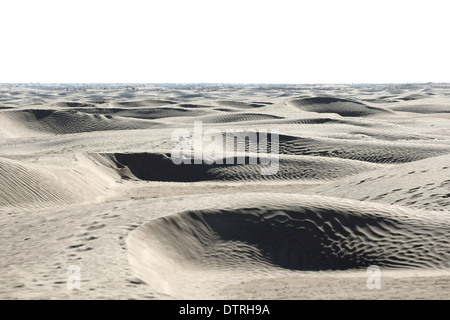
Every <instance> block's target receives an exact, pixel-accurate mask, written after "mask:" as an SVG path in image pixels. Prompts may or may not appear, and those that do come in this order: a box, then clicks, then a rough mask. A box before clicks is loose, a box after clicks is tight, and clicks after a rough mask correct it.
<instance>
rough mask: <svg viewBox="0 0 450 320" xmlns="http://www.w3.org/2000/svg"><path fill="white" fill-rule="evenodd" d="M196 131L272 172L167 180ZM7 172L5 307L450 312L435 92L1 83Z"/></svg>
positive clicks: (181, 174)
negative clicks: (245, 141) (245, 140)
mask: <svg viewBox="0 0 450 320" xmlns="http://www.w3.org/2000/svg"><path fill="white" fill-rule="evenodd" d="M194 121H197V122H198V121H201V122H202V125H203V130H207V129H215V130H219V131H220V132H225V131H226V130H227V129H236V130H237V129H243V130H249V129H254V130H258V129H260V130H267V131H268V132H270V130H274V129H275V130H278V132H279V145H278V149H279V169H278V171H277V173H276V174H273V175H262V174H261V172H260V169H261V167H263V166H264V165H263V164H260V163H257V164H248V163H245V164H236V163H234V164H218V163H214V164H207V163H205V162H203V163H201V164H180V165H176V164H174V163H173V161H172V159H171V153H172V150H173V148H174V146H175V142H174V141H172V140H171V135H172V133H173V132H174V130H177V129H185V130H188V131H193V128H194V127H193V125H194ZM269 137H271V136H270V135H269ZM267 144H268V147H271V144H272V141H271V140H270V139H269V138H268V139H267ZM244 148H247V149H245V152H248V151H249V150H248V145H246V146H244ZM227 157H233V155H229V154H225V155H224V158H227ZM0 173H1V179H0V237H1V240H0V242H1V246H0V266H1V272H0V299H449V298H450V239H449V237H448V236H449V234H450V86H449V85H446V84H431V83H429V84H405V85H212V84H209V85H144V84H143V85H125V84H124V85H121V84H117V85H82V84H80V85H61V84H59V85H56V84H55V85H38V84H29V85H12V84H11V85H8V84H3V85H1V86H0ZM73 266H75V267H76V268H78V270H79V274H77V276H79V277H78V278H76V281H75V282H72V280H73V279H74V278H73V277H72V276H73V274H71V273H70V272H68V268H69V270H72V269H70V268H73ZM370 266H376V267H377V268H379V271H380V273H379V276H380V277H379V280H380V282H379V284H380V286H379V287H375V288H373V287H372V288H370V285H369V286H368V279H369V277H370V276H371V273H370V272H368V268H369V267H370ZM77 281H78V282H77ZM73 283H78V284H79V287H77V288H73V287H71V286H70V284H73Z"/></svg>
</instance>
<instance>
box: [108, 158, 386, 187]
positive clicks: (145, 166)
mask: <svg viewBox="0 0 450 320" xmlns="http://www.w3.org/2000/svg"><path fill="white" fill-rule="evenodd" d="M101 156H104V157H105V159H104V161H103V163H104V164H105V165H106V166H107V167H109V168H114V169H115V170H117V172H118V173H119V174H120V175H121V176H122V178H125V179H139V180H148V181H173V182H194V181H211V180H213V181H252V180H312V181H314V180H334V179H338V178H341V177H344V176H349V175H354V174H358V173H361V172H367V171H370V170H375V169H376V168H378V166H376V165H372V164H366V163H362V162H359V161H352V160H342V159H326V158H316V157H308V156H297V157H292V156H283V157H281V158H280V160H279V170H278V173H277V174H274V175H261V168H267V167H268V166H269V165H263V164H261V162H260V161H259V160H258V164H250V161H249V157H248V156H247V157H245V164H237V163H238V161H237V158H232V163H233V164H227V159H226V158H224V159H222V163H223V164H217V163H213V164H207V163H205V162H204V161H203V163H202V164H184V163H182V164H179V165H176V164H174V163H173V162H172V160H171V158H170V154H152V153H116V154H104V155H101ZM319 168H320V169H319Z"/></svg>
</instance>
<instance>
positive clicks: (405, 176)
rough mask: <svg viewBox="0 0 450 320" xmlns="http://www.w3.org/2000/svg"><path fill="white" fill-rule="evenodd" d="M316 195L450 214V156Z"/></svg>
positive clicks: (377, 173)
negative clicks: (443, 211) (447, 211)
mask: <svg viewBox="0 0 450 320" xmlns="http://www.w3.org/2000/svg"><path fill="white" fill-rule="evenodd" d="M313 192H314V193H315V194H323V195H329V196H337V197H341V198H350V199H357V200H361V201H371V202H372V201H373V202H381V203H389V204H396V205H402V206H406V207H417V208H422V209H428V210H449V207H450V156H449V155H445V156H440V157H436V158H431V159H425V160H421V161H416V162H412V163H408V164H403V165H400V166H396V167H395V168H389V169H387V168H380V169H377V170H374V171H372V172H370V173H367V174H361V175H358V176H354V177H351V178H348V179H345V180H341V181H339V182H338V183H335V184H334V183H333V184H329V185H326V186H322V187H320V188H318V189H316V190H313Z"/></svg>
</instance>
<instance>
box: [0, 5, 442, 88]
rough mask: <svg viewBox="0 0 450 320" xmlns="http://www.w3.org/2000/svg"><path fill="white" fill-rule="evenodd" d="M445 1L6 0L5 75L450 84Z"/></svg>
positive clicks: (0, 78)
mask: <svg viewBox="0 0 450 320" xmlns="http://www.w3.org/2000/svg"><path fill="white" fill-rule="evenodd" d="M446 2H450V1H448V0H447V1H434V0H427V1H399V0H389V1H385V0H378V1H370V2H369V1H361V0H359V1H345V0H339V1H318V0H314V1H313V0H311V1H298V0H297V1H283V0H273V1H261V0H259V1H251V0H239V1H235V0H226V1H225V0H224V1H214V0H207V1H206V0H205V1H197V0H190V1H188V0H184V1H175V0H172V1H171V0H163V1H149V0H146V1H138V0H123V1H114V0H112V1H111V0H110V1H96V0H88V1H84V0H76V1H73V0H63V1H61V0H57V1H52V0H39V1H36V0H30V1H28V0H1V1H0V82H41V83H45V82H103V83H114V82H128V83H133V82H138V83H143V82H145V83H156V82H159V83H161V82H163V83H186V82H188V83H194V82H202V83H207V82H213V83H382V82H384V83H386V82H450V63H449V57H450V41H449V38H450V36H449V34H450V19H449V18H448V16H449V12H450V11H449V8H450V6H448V5H446V4H445V3H446Z"/></svg>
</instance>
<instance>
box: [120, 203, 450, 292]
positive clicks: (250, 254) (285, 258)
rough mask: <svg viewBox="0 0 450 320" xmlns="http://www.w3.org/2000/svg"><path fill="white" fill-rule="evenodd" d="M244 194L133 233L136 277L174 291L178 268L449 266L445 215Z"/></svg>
mask: <svg viewBox="0 0 450 320" xmlns="http://www.w3.org/2000/svg"><path fill="white" fill-rule="evenodd" d="M242 197H245V195H242V196H241V197H240V198H242ZM247 197H249V200H246V201H244V202H245V206H243V205H240V204H239V200H238V199H239V198H238V199H235V201H234V205H233V207H232V208H227V209H211V210H199V211H187V212H183V213H180V214H177V215H172V216H167V217H164V218H160V219H156V220H153V221H150V222H148V223H147V224H145V225H143V226H141V227H139V228H138V229H136V230H134V231H133V232H132V233H131V234H130V236H129V237H128V239H127V243H128V248H129V252H130V261H131V264H132V265H133V267H134V268H135V270H136V272H137V273H138V275H139V277H140V278H142V279H144V280H145V281H146V282H147V283H149V284H150V285H152V286H154V287H155V288H157V289H159V290H166V291H167V292H176V291H177V289H178V288H177V287H172V286H173V285H175V286H177V285H178V284H177V283H179V281H180V279H177V278H178V277H184V276H185V274H184V272H183V269H189V268H194V267H196V268H199V269H218V270H219V271H222V272H226V271H229V270H232V271H233V272H238V271H239V270H240V269H244V270H247V271H251V270H262V269H263V270H264V269H275V270H274V272H276V271H277V270H278V269H279V268H282V269H288V270H329V269H331V270H336V269H352V268H364V267H367V266H369V265H378V266H380V267H386V268H400V267H402V268H419V267H439V268H442V267H448V265H449V261H450V260H449V255H450V251H449V250H450V242H449V241H448V240H447V237H446V235H447V234H448V232H449V231H450V220H449V219H448V217H447V216H446V215H439V214H428V213H425V212H421V211H417V212H415V211H407V210H405V209H402V208H400V207H389V206H380V205H374V204H368V203H361V202H355V201H353V202H352V201H343V200H341V199H337V198H325V197H305V196H289V197H288V196H283V195H275V194H262V195H258V194H252V195H251V196H247ZM250 199H251V200H250ZM179 269H181V270H179ZM266 272H269V271H266Z"/></svg>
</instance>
